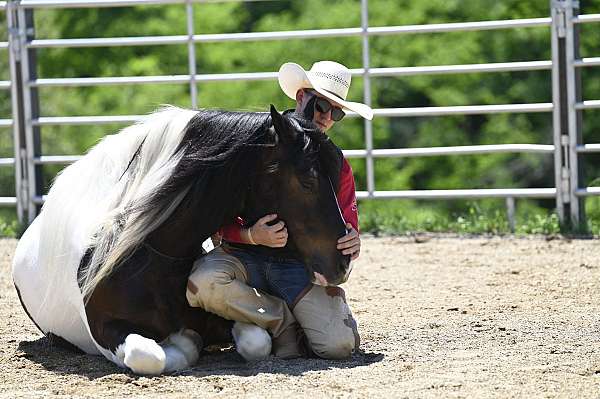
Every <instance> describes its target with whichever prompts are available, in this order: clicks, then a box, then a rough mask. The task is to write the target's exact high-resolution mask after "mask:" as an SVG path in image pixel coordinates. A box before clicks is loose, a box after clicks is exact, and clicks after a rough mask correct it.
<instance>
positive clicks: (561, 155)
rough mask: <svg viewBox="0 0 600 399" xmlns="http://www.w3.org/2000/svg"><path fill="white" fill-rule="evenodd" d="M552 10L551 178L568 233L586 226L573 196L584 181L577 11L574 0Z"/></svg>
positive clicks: (559, 1)
mask: <svg viewBox="0 0 600 399" xmlns="http://www.w3.org/2000/svg"><path fill="white" fill-rule="evenodd" d="M550 4H551V10H552V32H551V36H552V103H553V104H554V110H553V130H554V147H555V150H554V177H555V185H556V209H557V213H558V217H559V219H560V222H561V224H562V225H563V226H564V227H566V228H567V229H568V230H571V231H575V230H581V229H582V228H583V226H585V213H584V206H583V205H584V204H583V199H580V198H579V197H577V196H576V191H577V188H578V187H579V180H580V178H583V176H582V168H581V165H580V163H579V162H578V156H577V145H578V144H579V143H581V142H582V139H581V111H579V110H577V109H576V108H575V106H576V103H577V102H579V101H581V82H580V77H579V71H578V70H577V69H576V68H575V66H574V61H575V60H576V59H577V58H578V57H579V33H578V28H577V26H575V24H573V17H574V16H575V15H577V13H578V10H579V2H578V1H576V0H551V1H550Z"/></svg>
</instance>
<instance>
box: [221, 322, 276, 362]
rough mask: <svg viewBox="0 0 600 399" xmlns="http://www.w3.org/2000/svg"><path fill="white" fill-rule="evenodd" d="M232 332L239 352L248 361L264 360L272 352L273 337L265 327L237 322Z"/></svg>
mask: <svg viewBox="0 0 600 399" xmlns="http://www.w3.org/2000/svg"><path fill="white" fill-rule="evenodd" d="M231 332H232V334H233V339H234V340H235V345H236V350H237V352H238V353H239V354H240V355H242V357H243V358H244V359H246V360H247V361H252V360H263V359H266V358H267V357H268V356H269V354H270V353H271V345H272V344H271V337H270V336H269V333H267V331H265V330H264V329H263V328H260V327H258V326H256V325H254V324H248V323H242V322H236V323H235V324H234V325H233V329H232V330H231Z"/></svg>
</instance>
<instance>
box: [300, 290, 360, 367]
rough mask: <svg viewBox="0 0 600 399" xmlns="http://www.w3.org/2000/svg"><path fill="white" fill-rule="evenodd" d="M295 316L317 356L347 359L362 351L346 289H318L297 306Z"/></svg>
mask: <svg viewBox="0 0 600 399" xmlns="http://www.w3.org/2000/svg"><path fill="white" fill-rule="evenodd" d="M293 313H294V316H295V317H296V319H297V320H298V322H299V323H300V325H301V326H302V328H303V330H304V333H305V334H306V338H307V339H308V342H309V344H310V346H311V349H312V351H313V352H314V353H315V354H316V355H317V356H319V357H322V358H326V359H343V358H347V357H349V356H350V355H351V354H352V352H353V351H355V350H358V349H359V346H360V337H359V335H358V328H357V323H356V321H355V320H354V317H352V313H351V312H350V308H349V307H348V304H347V303H346V298H345V293H344V290H343V289H341V288H339V287H321V286H317V285H315V286H313V287H312V288H311V290H310V291H309V292H308V293H307V294H306V295H305V296H304V297H303V298H302V299H301V300H300V301H299V302H298V303H297V304H296V306H295V307H294V311H293Z"/></svg>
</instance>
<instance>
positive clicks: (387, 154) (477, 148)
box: [0, 144, 600, 166]
mask: <svg viewBox="0 0 600 399" xmlns="http://www.w3.org/2000/svg"><path fill="white" fill-rule="evenodd" d="M587 151H588V152H591V151H590V149H588V150H587ZM599 151H600V150H599ZM553 152H554V146H553V145H544V144H498V145H472V146H455V147H431V148H404V149H376V150H372V151H371V156H372V157H373V158H400V157H402V158H406V157H418V156H439V155H477V154H501V153H537V154H552V153H553ZM343 153H344V156H345V157H346V158H365V157H366V156H367V155H368V152H367V150H344V151H343ZM81 157H82V156H81V155H44V156H40V157H35V158H34V159H33V162H34V163H35V164H36V165H53V164H70V163H73V162H75V161H77V160H79V159H81ZM5 160H6V161H5V164H6V165H12V163H11V162H10V161H13V160H12V158H5ZM2 161H3V159H0V166H1V165H2V164H3V162H2Z"/></svg>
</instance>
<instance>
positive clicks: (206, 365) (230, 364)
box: [16, 337, 384, 380]
mask: <svg viewBox="0 0 600 399" xmlns="http://www.w3.org/2000/svg"><path fill="white" fill-rule="evenodd" d="M16 356H19V357H23V358H26V359H28V360H29V361H32V362H34V363H37V364H39V365H41V366H42V367H44V368H45V369H46V370H48V371H52V372H55V373H59V374H77V375H80V376H83V377H86V378H88V379H90V380H96V379H100V378H104V377H108V378H111V379H114V378H112V377H116V378H118V379H123V378H125V379H133V380H135V379H136V378H138V377H139V376H137V375H135V374H132V373H131V372H129V371H126V370H124V369H122V368H119V367H118V366H116V365H115V364H113V363H112V362H110V361H108V360H107V359H105V358H104V357H102V356H93V355H88V354H85V353H82V352H80V351H75V350H73V349H68V348H64V347H61V346H59V345H57V344H55V343H54V342H52V340H49V339H48V338H47V337H41V338H39V339H37V340H35V341H21V342H20V343H19V346H18V351H17V353H16ZM383 358H384V355H383V354H382V353H374V352H367V353H364V352H361V353H356V354H354V355H353V356H352V357H351V358H349V359H345V360H325V359H292V360H282V359H276V358H273V357H271V358H269V359H267V360H263V361H257V362H246V361H244V360H243V359H242V357H241V356H239V355H238V354H237V352H235V350H233V349H230V350H223V351H219V352H214V351H213V352H206V353H203V354H202V355H201V357H200V359H199V360H198V363H197V364H196V365H195V366H194V367H192V368H189V369H185V370H182V371H179V372H177V373H174V374H172V375H173V376H179V375H186V376H197V377H206V376H215V375H236V376H244V377H250V376H254V375H257V374H261V373H272V374H285V375H292V376H299V375H302V374H304V373H306V372H308V371H315V370H333V369H351V368H355V367H361V366H368V365H370V364H372V363H377V362H380V361H381V360H383ZM114 374H120V375H121V376H113V375H114ZM109 376H112V377H109Z"/></svg>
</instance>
